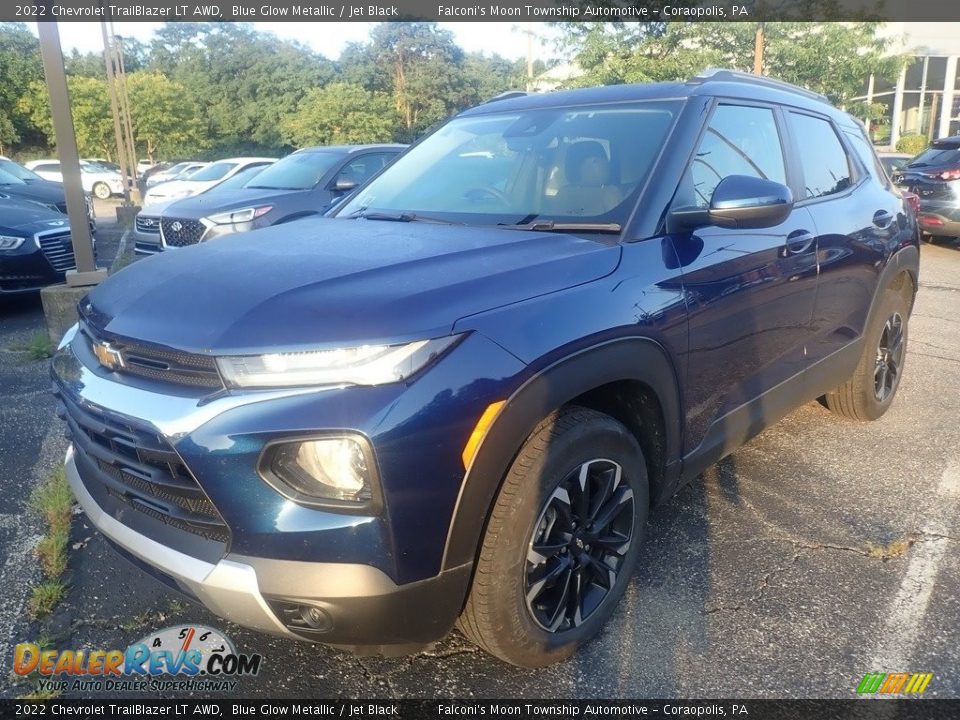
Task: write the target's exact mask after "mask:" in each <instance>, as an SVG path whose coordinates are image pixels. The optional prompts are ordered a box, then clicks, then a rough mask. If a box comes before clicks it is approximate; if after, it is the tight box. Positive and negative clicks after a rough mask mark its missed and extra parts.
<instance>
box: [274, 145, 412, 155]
mask: <svg viewBox="0 0 960 720" xmlns="http://www.w3.org/2000/svg"><path fill="white" fill-rule="evenodd" d="M406 149H407V146H406V145H402V144H400V143H380V144H372V145H313V146H311V147H305V148H300V149H299V150H294V151H293V152H292V153H291V155H296V154H297V153H311V152H330V151H333V152H340V153H343V154H344V155H349V154H351V153H355V152H359V151H361V150H397V151H401V150H406Z"/></svg>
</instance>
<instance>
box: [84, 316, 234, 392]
mask: <svg viewBox="0 0 960 720" xmlns="http://www.w3.org/2000/svg"><path fill="white" fill-rule="evenodd" d="M80 328H81V331H82V332H83V334H84V336H86V339H87V342H89V343H91V345H92V344H93V343H100V342H104V341H105V338H102V337H100V336H99V334H98V333H97V332H96V331H95V330H94V329H93V328H92V327H91V326H90V324H89V323H88V322H83V323H81V326H80ZM108 342H109V343H110V348H111V349H113V350H115V351H116V352H117V353H119V354H120V357H121V358H122V360H123V366H122V367H121V368H119V369H118V370H117V372H121V373H126V374H128V375H137V376H139V377H143V378H148V379H150V380H158V381H160V382H167V383H173V384H175V385H185V386H188V387H198V388H210V389H211V390H220V389H222V388H223V381H222V380H221V379H220V372H219V371H218V370H217V362H216V360H214V359H213V358H212V357H210V356H209V355H196V354H193V353H185V352H180V351H179V350H173V349H170V348H160V347H155V346H152V345H147V344H145V343H138V342H136V341H134V340H128V339H125V338H114V339H110V340H108Z"/></svg>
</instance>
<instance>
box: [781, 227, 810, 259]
mask: <svg viewBox="0 0 960 720" xmlns="http://www.w3.org/2000/svg"><path fill="white" fill-rule="evenodd" d="M815 240H816V238H815V237H814V236H813V233H812V232H810V231H809V230H794V231H793V232H792V233H790V234H789V235H787V245H786V248H785V250H786V252H785V253H784V257H786V256H787V255H802V254H803V253H805V252H807V251H808V250H809V249H810V248H812V247H813V243H814V241H815Z"/></svg>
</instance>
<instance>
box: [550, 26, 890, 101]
mask: <svg viewBox="0 0 960 720" xmlns="http://www.w3.org/2000/svg"><path fill="white" fill-rule="evenodd" d="M571 25H579V27H576V28H570V29H569V30H566V31H565V33H566V37H565V42H566V46H567V47H568V49H570V50H571V51H572V52H573V53H574V56H575V58H576V61H577V63H578V64H579V65H580V67H581V68H582V69H583V70H584V75H583V76H581V77H579V78H577V79H576V80H575V81H573V82H572V83H571V84H575V85H595V84H616V83H626V82H651V81H662V80H684V79H686V78H689V77H690V76H692V75H695V74H697V73H698V72H701V71H702V70H704V69H705V68H707V67H711V66H713V67H723V68H729V69H734V70H742V71H745V72H749V71H751V70H752V69H753V60H754V57H753V56H754V41H755V33H756V24H755V23H678V22H671V23H645V24H637V25H631V26H627V25H625V24H623V25H611V24H606V23H580V24H573V23H571ZM879 27H880V26H879V24H878V23H871V22H857V23H852V22H847V23H805V22H770V23H764V35H765V52H764V64H763V65H764V73H765V74H766V75H769V76H771V77H775V78H779V79H782V80H786V81H787V82H791V83H794V84H796V85H800V86H803V87H806V88H809V89H811V90H814V91H816V92H820V93H823V94H824V95H826V96H827V97H828V98H829V99H830V100H831V101H832V102H834V103H836V104H840V105H843V104H846V103H848V102H850V101H851V99H852V98H853V97H855V96H857V95H860V94H862V92H863V84H864V81H865V80H866V78H867V77H869V75H870V74H871V73H873V74H874V75H878V76H881V77H895V76H896V73H897V71H898V70H899V67H900V65H901V64H902V63H903V61H904V60H903V58H900V57H895V56H889V55H887V54H886V51H887V49H888V45H889V41H887V40H884V39H882V38H880V37H879V36H878V35H877V31H878V29H879Z"/></svg>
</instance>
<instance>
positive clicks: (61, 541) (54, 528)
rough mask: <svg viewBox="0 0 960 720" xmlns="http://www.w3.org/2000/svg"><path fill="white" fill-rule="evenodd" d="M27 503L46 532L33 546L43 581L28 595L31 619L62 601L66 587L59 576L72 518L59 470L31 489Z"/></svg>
mask: <svg viewBox="0 0 960 720" xmlns="http://www.w3.org/2000/svg"><path fill="white" fill-rule="evenodd" d="M30 504H31V506H32V507H33V509H34V510H35V511H36V512H37V514H38V515H40V517H41V518H42V519H43V523H44V525H45V526H46V533H45V534H44V536H43V537H42V538H41V539H40V542H39V543H37V549H36V553H37V558H38V559H39V560H40V567H41V568H43V574H44V576H45V577H46V580H45V581H44V582H43V583H41V584H40V585H38V586H37V587H35V588H34V589H33V591H32V592H31V594H30V600H29V603H28V607H29V609H30V614H31V615H32V616H33V617H35V618H42V617H45V616H47V615H49V614H50V613H52V612H53V611H54V609H55V608H56V607H57V604H58V603H59V602H60V601H61V600H62V599H63V596H64V594H65V593H66V587H65V586H64V584H63V583H62V582H61V581H60V576H61V575H63V572H64V570H66V569H67V545H68V544H69V542H70V521H71V520H72V518H73V493H71V492H70V485H69V483H67V476H66V473H65V472H64V470H63V468H62V467H58V468H57V469H56V470H54V471H53V472H52V473H50V475H48V476H47V478H46V479H45V480H44V481H43V482H42V483H40V485H38V486H37V487H36V489H34V491H33V494H32V495H31V496H30Z"/></svg>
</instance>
